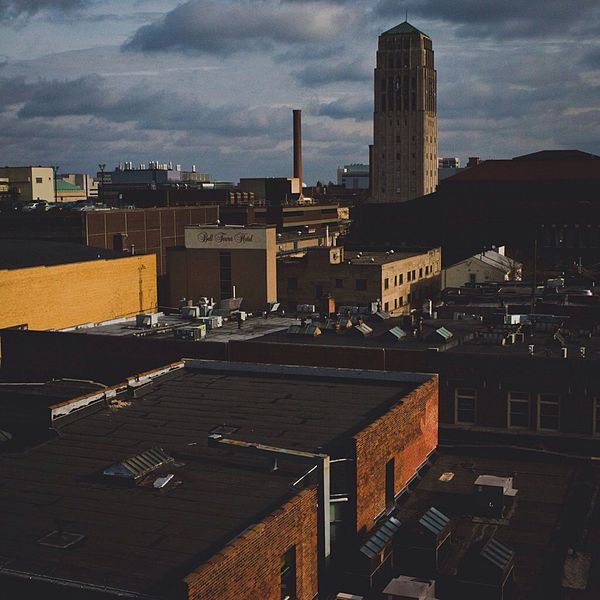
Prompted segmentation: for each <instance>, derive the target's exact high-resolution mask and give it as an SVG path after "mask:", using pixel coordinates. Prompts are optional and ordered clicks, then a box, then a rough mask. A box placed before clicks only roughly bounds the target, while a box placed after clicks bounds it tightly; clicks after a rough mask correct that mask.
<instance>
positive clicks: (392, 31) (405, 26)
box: [381, 21, 429, 37]
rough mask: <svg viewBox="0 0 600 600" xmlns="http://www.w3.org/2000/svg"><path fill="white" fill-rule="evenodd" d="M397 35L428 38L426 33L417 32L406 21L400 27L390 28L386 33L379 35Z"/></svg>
mask: <svg viewBox="0 0 600 600" xmlns="http://www.w3.org/2000/svg"><path fill="white" fill-rule="evenodd" d="M398 33H420V34H421V35H425V36H427V37H429V36H428V35H427V34H426V33H423V32H422V31H419V30H418V29H417V28H416V27H415V26H414V25H411V24H410V23H409V22H408V21H404V22H403V23H400V25H396V27H392V28H391V29H388V30H387V31H384V32H383V33H382V34H381V35H396V34H398Z"/></svg>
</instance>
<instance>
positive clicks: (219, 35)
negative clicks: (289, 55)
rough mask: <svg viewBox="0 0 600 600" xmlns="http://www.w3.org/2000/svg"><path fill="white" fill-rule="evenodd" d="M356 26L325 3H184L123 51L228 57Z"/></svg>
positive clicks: (319, 39) (307, 40) (305, 41)
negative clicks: (236, 53)
mask: <svg viewBox="0 0 600 600" xmlns="http://www.w3.org/2000/svg"><path fill="white" fill-rule="evenodd" d="M355 22H356V19H355V17H354V14H353V13H352V12H348V11H347V10H345V9H342V7H340V6H336V5H335V4H332V3H329V2H327V3H326V2H317V3H315V2H312V3H290V2H287V3H281V2H280V1H278V0H237V1H234V2H225V1H220V2H216V1H215V0H189V1H188V2H185V3H183V4H181V5H179V6H178V7H176V8H175V9H174V10H172V11H170V12H169V13H167V14H166V15H165V16H164V17H163V18H162V19H160V20H159V21H157V22H155V23H152V24H150V25H145V26H143V27H141V28H140V29H138V30H137V32H136V33H135V34H134V36H133V37H132V38H131V40H129V41H128V42H127V43H126V44H125V45H124V48H125V49H128V50H138V51H146V52H153V51H179V52H195V53H206V54H214V55H221V56H228V55H230V54H233V53H234V52H238V51H242V50H245V51H248V50H261V49H269V48H272V47H274V46H275V45H279V44H280V45H294V44H311V43H316V42H326V41H327V40H329V39H330V38H331V37H332V36H335V35H336V33H337V32H339V31H340V30H342V29H344V28H347V27H349V26H351V25H352V24H353V23H355Z"/></svg>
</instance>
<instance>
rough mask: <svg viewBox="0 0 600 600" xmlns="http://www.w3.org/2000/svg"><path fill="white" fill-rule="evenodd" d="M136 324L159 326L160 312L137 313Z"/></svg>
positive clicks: (138, 325) (137, 325)
mask: <svg viewBox="0 0 600 600" xmlns="http://www.w3.org/2000/svg"><path fill="white" fill-rule="evenodd" d="M135 326H136V327H158V314H156V313H152V314H146V313H141V314H139V315H135Z"/></svg>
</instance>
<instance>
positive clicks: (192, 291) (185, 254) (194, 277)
mask: <svg viewBox="0 0 600 600" xmlns="http://www.w3.org/2000/svg"><path fill="white" fill-rule="evenodd" d="M276 256H277V245H276V233H275V227H273V226H265V225H248V226H234V225H224V226H219V225H190V226H188V227H186V228H185V246H183V247H171V248H169V249H168V251H167V266H168V271H169V306H174V307H176V306H179V302H180V301H181V299H182V298H186V299H192V300H197V299H198V298H200V297H202V296H206V297H212V298H214V299H215V300H216V301H217V302H220V301H223V300H227V299H230V298H243V299H244V300H243V304H242V310H250V311H257V310H261V311H262V310H264V309H265V308H266V307H267V304H268V303H269V302H274V301H276V300H277V273H276Z"/></svg>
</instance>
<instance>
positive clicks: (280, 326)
mask: <svg viewBox="0 0 600 600" xmlns="http://www.w3.org/2000/svg"><path fill="white" fill-rule="evenodd" d="M298 323H299V321H298V320H297V319H296V318H291V317H280V316H278V315H272V316H269V318H267V319H265V318H264V317H258V316H257V317H249V318H248V319H246V321H244V323H243V325H242V327H241V328H238V324H237V321H235V320H228V321H224V322H223V326H222V327H218V328H215V329H210V330H209V331H208V332H207V334H206V338H204V339H205V340H206V341H209V342H221V343H227V342H229V341H231V340H250V339H253V338H256V337H261V336H264V335H269V334H271V333H276V332H278V331H285V330H287V328H288V327H290V325H296V324H298ZM198 324H199V321H197V320H194V319H186V318H184V317H182V316H181V315H179V314H173V315H165V314H163V313H159V317H158V327H152V328H144V327H137V326H136V323H135V317H132V318H126V319H119V320H116V321H111V322H108V323H98V324H97V325H90V326H87V325H86V326H80V327H77V328H68V329H66V330H65V331H73V332H77V333H86V334H90V335H110V336H117V337H148V338H152V339H159V338H162V339H165V338H169V339H172V340H175V337H174V336H175V333H174V332H175V330H176V329H178V328H180V327H189V326H193V325H198ZM202 341H203V340H199V341H198V342H197V343H199V344H201V343H202Z"/></svg>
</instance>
